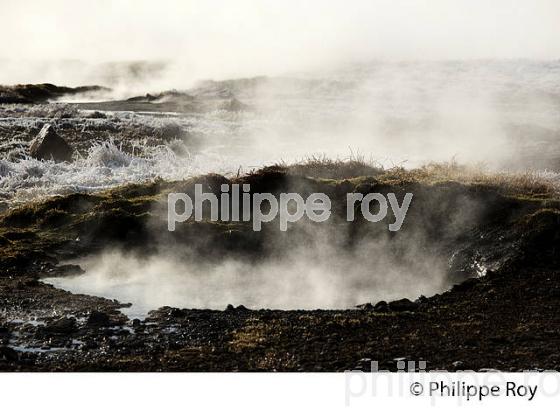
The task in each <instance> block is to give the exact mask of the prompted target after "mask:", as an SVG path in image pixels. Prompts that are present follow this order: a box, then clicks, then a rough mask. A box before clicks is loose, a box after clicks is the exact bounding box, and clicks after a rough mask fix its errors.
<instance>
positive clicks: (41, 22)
mask: <svg viewBox="0 0 560 410" xmlns="http://www.w3.org/2000/svg"><path fill="white" fill-rule="evenodd" d="M0 14H1V15H2V25H1V26H0V36H1V38H2V41H1V42H0V58H3V59H12V60H14V59H15V60H29V59H33V60H43V59H48V60H60V59H82V60H90V61H93V62H98V61H114V60H151V59H165V60H174V61H181V62H182V64H183V65H186V66H189V67H190V70H191V73H193V74H198V73H209V74H210V75H219V74H220V73H223V74H224V75H242V74H256V73H272V72H282V71H287V70H294V69H306V68H310V67H313V66H321V65H324V64H326V63H332V62H339V61H347V60H348V59H360V60H364V59H366V60H368V59H418V58H429V59H455V58H517V57H523V58H539V59H556V58H558V57H560V24H559V22H560V1H557V0H525V1H516V0H492V1H488V0H456V1H454V0H410V1H406V0H371V1H360V0H353V1H349V0H345V1H338V0H315V1H306V0H282V1H278V0H254V1H251V0H233V1H232V0H200V1H193V0H157V1H153V0H150V1H143V0H142V1H140V0H110V1H109V0H100V1H95V2H91V1H78V0H51V1H45V0H42V1H39V0H0Z"/></svg>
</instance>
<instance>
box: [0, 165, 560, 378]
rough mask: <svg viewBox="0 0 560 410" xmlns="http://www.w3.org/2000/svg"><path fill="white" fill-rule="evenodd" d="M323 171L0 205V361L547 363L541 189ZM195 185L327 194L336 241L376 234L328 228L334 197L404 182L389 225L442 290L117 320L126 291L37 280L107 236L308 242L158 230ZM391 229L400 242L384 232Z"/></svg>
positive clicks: (230, 251) (238, 229)
mask: <svg viewBox="0 0 560 410" xmlns="http://www.w3.org/2000/svg"><path fill="white" fill-rule="evenodd" d="M333 167H334V164H328V166H324V167H321V166H319V165H317V164H314V165H313V166H308V167H305V166H300V167H272V168H267V169H264V170H261V171H259V172H255V173H252V174H250V175H247V176H242V177H239V178H233V179H226V178H224V177H221V176H216V175H210V176H206V177H200V178H194V179H191V180H187V181H181V182H164V181H158V182H154V183H149V184H143V185H132V186H127V187H123V188H117V189H114V190H111V191H107V192H102V193H98V194H91V195H86V194H74V195H70V196H65V197H55V198H52V199H49V200H46V201H44V202H40V203H32V204H27V205H23V206H21V207H19V208H16V209H10V210H7V211H5V212H4V213H3V214H1V215H0V242H1V244H2V248H1V250H0V295H1V296H0V341H1V344H2V347H0V369H2V370H20V371H23V370H26V371H52V370H59V371H69V370H80V371H81V370H84V371H85V370H88V371H93V370H110V371H149V370H154V371H156V370H167V371H186V370H188V371H229V370H240V371H255V370H268V371H272V370H274V371H299V370H306V371H342V370H349V369H364V370H367V369H369V366H370V364H371V361H372V360H373V361H378V362H379V364H380V368H383V369H388V370H396V359H402V358H406V359H407V360H425V361H426V362H427V368H428V369H447V370H462V369H473V370H477V369H481V368H495V369H498V370H510V371H513V370H525V369H549V370H552V369H554V370H558V369H559V368H560V355H559V354H558V351H557V346H558V342H559V339H560V326H559V325H560V322H559V319H558V317H559V315H558V314H559V312H560V277H559V276H558V266H559V265H558V263H559V262H560V250H559V249H560V247H559V246H558V245H559V240H560V236H559V234H558V232H560V230H559V228H560V205H559V204H558V201H557V200H556V199H555V197H554V196H552V195H550V194H549V193H547V192H531V193H526V194H524V195H521V194H519V192H514V191H515V190H510V191H508V189H506V188H504V187H503V186H501V185H493V184H492V183H491V181H490V182H487V183H486V184H460V183H456V182H450V181H447V182H437V183H436V182H434V183H426V182H425V181H420V180H419V179H416V178H415V174H414V172H410V173H399V174H394V173H393V174H391V173H384V172H382V171H380V170H377V169H375V168H367V167H366V166H365V165H363V164H362V165H360V166H358V165H357V164H346V165H344V164H337V167H339V168H338V170H337V172H334V171H333V169H334V168H333ZM345 174H346V177H344V175H345ZM355 174H359V175H355ZM197 182H198V183H203V184H204V186H205V188H206V189H207V190H209V191H217V190H218V189H219V186H220V184H221V183H244V182H245V183H250V184H251V187H252V190H253V192H273V193H274V192H281V191H285V190H286V189H288V188H289V189H290V191H295V192H300V193H302V194H305V193H306V192H325V193H327V194H328V195H329V196H330V197H331V199H332V200H333V212H334V218H333V221H332V223H330V224H329V227H328V228H327V229H333V230H335V231H337V232H340V230H341V229H344V231H345V232H347V233H348V234H347V236H346V237H345V238H346V240H345V241H344V242H343V243H342V244H341V246H345V247H349V248H351V247H352V246H354V244H355V243H356V242H357V241H358V240H360V239H361V238H364V237H375V238H376V237H379V236H380V235H388V233H387V231H386V227H377V225H376V227H372V225H370V224H366V223H364V222H363V221H358V222H356V223H353V224H351V226H344V227H343V226H342V225H340V224H341V223H342V222H341V221H340V213H341V210H342V205H341V200H342V198H344V196H345V194H346V193H348V192H356V191H358V192H396V193H398V194H399V193H403V192H413V193H414V195H415V198H416V201H417V202H416V203H415V206H414V207H411V208H410V211H409V212H410V213H409V215H408V216H407V218H408V221H407V222H408V223H407V224H405V226H404V227H403V231H402V232H400V234H401V235H409V236H413V237H415V238H417V239H418V240H420V241H423V242H422V243H425V250H426V252H438V253H441V254H442V255H446V257H447V258H448V260H449V269H448V272H447V274H448V276H449V284H450V287H451V288H450V289H449V290H443V291H442V292H441V293H440V294H437V295H434V296H432V297H429V298H426V297H421V298H419V299H418V300H416V301H414V303H410V302H400V303H389V304H388V305H387V306H385V305H383V304H380V305H379V304H377V302H379V301H377V300H369V301H368V300H364V301H363V302H364V305H363V306H361V307H360V308H356V309H348V310H310V311H299V310H294V311H281V310H249V309H247V308H244V307H242V306H240V307H233V306H230V307H228V308H227V309H225V310H224V311H216V310H192V309H177V308H173V307H162V308H160V309H158V310H156V311H153V312H151V313H150V314H149V316H148V317H147V318H146V319H145V320H138V319H136V320H129V319H128V318H127V317H126V316H124V315H123V314H122V313H120V312H119V309H120V308H122V307H125V306H126V301H110V300H106V299H103V298H97V297H91V296H86V295H73V294H71V293H69V292H65V291H62V290H59V289H55V288H54V287H52V286H50V285H47V284H44V283H42V282H41V281H40V279H41V278H44V277H53V276H61V275H75V274H81V270H80V268H79V267H77V266H73V265H68V263H67V262H65V261H67V260H69V259H72V258H76V257H80V256H84V255H88V254H94V253H96V252H99V251H101V250H103V249H105V248H108V247H120V248H124V249H127V250H128V251H130V252H141V253H143V254H149V253H154V252H159V251H160V249H161V247H166V246H171V245H175V246H179V247H180V248H181V249H183V250H185V253H186V254H195V255H197V256H199V257H204V258H206V260H208V261H210V263H211V261H212V260H214V259H216V258H223V257H224V256H226V255H227V256H230V257H237V258H242V259H244V260H253V261H258V260H259V259H262V258H267V257H269V256H270V255H271V254H276V255H277V254H279V253H280V254H281V253H289V252H291V251H293V249H294V247H297V246H305V243H306V242H305V240H313V236H311V237H309V236H306V235H309V232H308V231H306V230H303V231H302V230H299V229H292V230H288V232H286V233H279V231H278V227H277V226H273V224H271V225H270V226H269V227H268V228H267V229H264V230H263V231H262V232H260V233H256V232H253V231H252V229H251V228H250V225H249V224H248V223H213V222H210V221H208V220H205V221H203V222H197V223H194V222H193V223H185V224H182V225H181V227H180V228H179V229H178V230H177V231H176V232H174V233H170V232H167V231H166V225H165V224H164V215H165V214H164V213H163V208H162V206H163V200H164V198H165V195H166V193H167V192H192V189H193V186H194V183H197ZM290 191H287V192H290ZM465 207H468V209H470V210H471V211H472V212H470V213H468V214H467V216H465V213H464V212H460V210H462V209H464V208H465ZM337 215H338V216H337ZM451 227H453V228H451ZM272 238H274V239H275V240H274V241H273V240H272ZM302 238H303V239H302ZM389 240H394V241H396V247H395V250H396V251H398V250H399V246H398V242H397V239H396V237H391V236H389ZM481 266H482V267H483V269H482V270H481ZM453 283H455V285H454V286H452V284H453ZM223 302H224V306H226V305H227V303H228V301H225V300H224V301H223ZM374 305H376V306H377V307H374Z"/></svg>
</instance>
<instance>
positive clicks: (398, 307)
mask: <svg viewBox="0 0 560 410" xmlns="http://www.w3.org/2000/svg"><path fill="white" fill-rule="evenodd" d="M388 305H389V309H391V310H392V311H393V312H410V311H414V310H416V309H418V303H415V302H412V301H411V300H410V299H406V298H404V299H399V300H394V301H392V302H389V304H388Z"/></svg>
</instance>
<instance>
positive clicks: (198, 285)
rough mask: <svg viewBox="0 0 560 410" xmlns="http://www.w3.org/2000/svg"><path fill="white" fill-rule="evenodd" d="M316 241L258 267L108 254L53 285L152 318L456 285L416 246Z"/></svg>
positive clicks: (337, 302)
mask: <svg viewBox="0 0 560 410" xmlns="http://www.w3.org/2000/svg"><path fill="white" fill-rule="evenodd" d="M314 237H315V239H317V240H318V241H319V243H315V245H313V246H311V247H310V246H306V247H303V243H299V246H300V248H299V249H294V250H291V251H290V253H289V254H288V255H285V256H282V257H280V258H270V259H267V260H265V261H264V262H258V263H250V262H248V261H243V260H239V259H226V260H225V261H222V262H220V263H209V262H207V261H201V260H197V259H196V258H185V257H184V254H185V250H184V249H183V250H181V249H180V248H177V249H175V250H174V251H175V252H176V253H169V252H165V251H163V250H162V252H161V253H158V254H156V255H154V256H151V257H147V258H146V257H143V256H141V255H137V254H131V253H124V252H119V251H112V252H106V253H103V254H102V255H98V256H95V257H90V258H87V259H84V260H80V261H79V263H80V265H81V266H82V267H83V268H84V269H85V270H86V273H85V274H84V275H81V276H76V277H70V278H51V279H48V280H47V282H48V283H51V284H53V285H55V286H57V287H61V288H63V289H66V290H69V291H71V292H75V293H86V294H90V295H97V296H102V297H106V298H113V299H117V300H119V301H122V302H130V303H132V307H131V308H130V309H126V310H124V312H125V313H126V314H127V315H129V316H131V317H145V316H146V315H147V313H148V312H149V311H150V310H155V309H157V308H159V307H161V306H173V307H180V308H201V309H220V310H221V309H224V308H225V307H226V305H228V304H232V305H234V306H237V305H241V304H242V305H244V306H246V307H248V308H251V309H262V308H268V309H348V308H354V307H355V306H356V305H357V304H361V303H365V302H372V301H373V302H377V301H379V300H387V299H388V300H392V299H398V298H402V297H409V298H411V299H415V298H417V297H418V296H420V295H422V294H423V295H432V294H434V293H436V292H440V291H442V290H444V289H445V288H446V287H447V286H448V285H449V284H448V282H447V277H446V273H445V272H446V270H445V267H446V264H445V261H444V260H443V259H442V258H440V257H439V256H436V255H431V256H430V255H426V254H425V253H424V252H423V251H422V250H421V249H419V248H418V247H416V246H413V244H412V242H411V243H410V245H411V246H410V247H409V248H408V249H407V250H406V251H405V252H404V254H401V255H399V257H397V256H396V255H395V254H394V249H393V248H392V245H390V244H389V243H387V242H385V241H375V242H374V241H370V242H364V243H363V244H361V245H360V246H359V247H358V248H357V249H356V250H354V251H349V250H347V249H344V247H341V246H337V247H335V246H334V244H333V243H328V242H327V241H326V240H325V238H322V237H321V236H320V234H319V232H318V231H316V232H314ZM277 245H279V244H277ZM304 248H305V249H304ZM187 253H188V252H187Z"/></svg>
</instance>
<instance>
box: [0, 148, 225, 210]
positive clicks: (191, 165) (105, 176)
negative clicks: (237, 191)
mask: <svg viewBox="0 0 560 410" xmlns="http://www.w3.org/2000/svg"><path fill="white" fill-rule="evenodd" d="M210 171H222V172H227V171H228V170H227V167H226V165H225V163H224V162H223V160H222V159H221V158H220V157H217V156H212V155H205V154H202V153H200V154H197V155H190V154H188V152H187V153H183V155H177V154H176V153H175V152H173V150H172V149H171V148H170V147H169V146H167V145H159V146H155V147H143V155H142V156H141V157H140V156H135V155H133V154H130V153H127V152H125V151H123V150H122V149H121V148H120V147H119V146H117V145H116V144H115V143H114V141H105V142H102V143H98V144H95V145H93V146H92V147H91V148H90V149H89V151H88V154H87V155H86V156H84V157H81V158H78V159H76V160H75V161H74V162H72V163H55V162H53V161H39V160H36V159H33V158H30V157H26V158H24V159H21V160H18V161H15V162H11V161H7V160H0V198H3V199H4V200H7V201H9V202H21V201H28V200H33V199H38V198H41V197H45V196H49V195H56V194H68V193H73V192H93V191H99V190H103V189H107V188H110V187H115V186H119V185H125V184H129V183H141V182H146V181H151V180H153V179H156V178H163V179H166V180H179V179H184V178H187V177H190V176H193V175H198V174H203V173H208V172H210Z"/></svg>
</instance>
